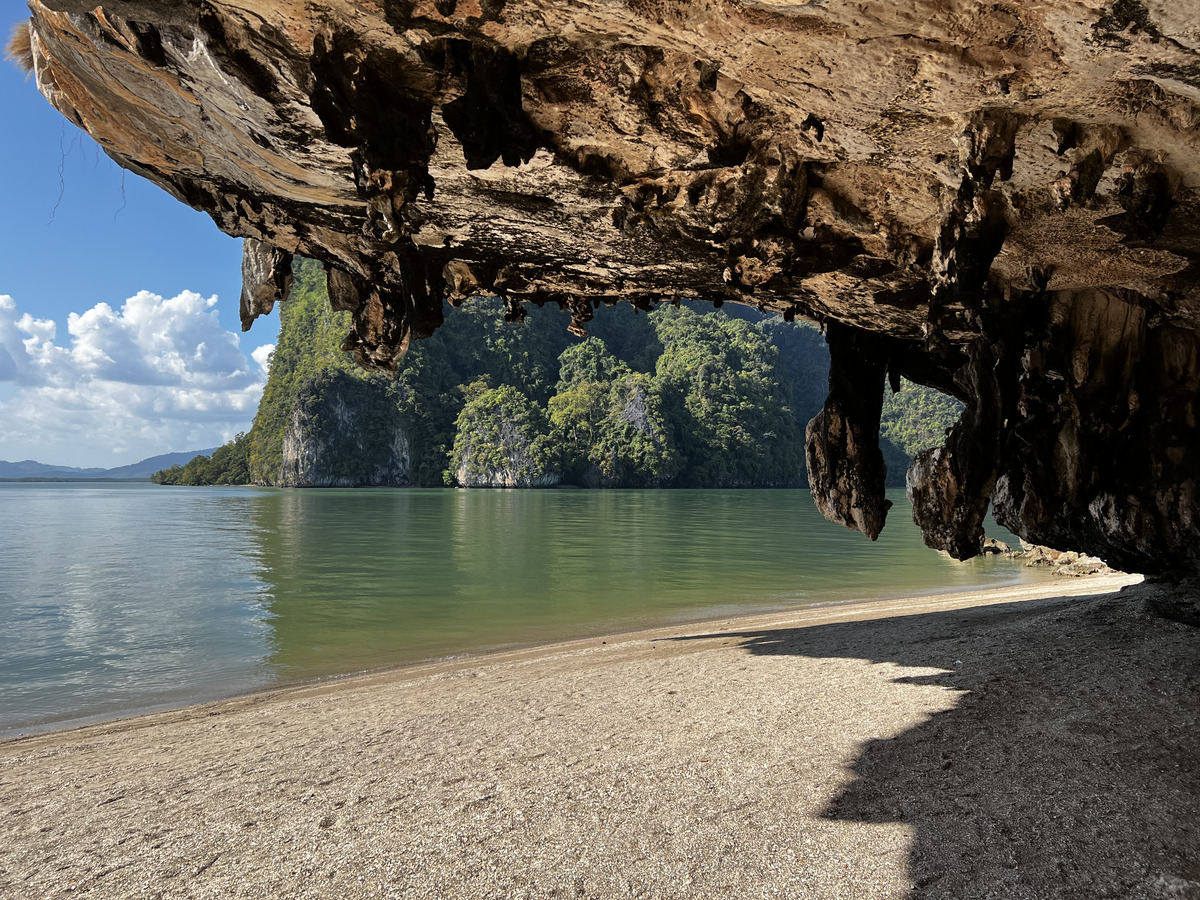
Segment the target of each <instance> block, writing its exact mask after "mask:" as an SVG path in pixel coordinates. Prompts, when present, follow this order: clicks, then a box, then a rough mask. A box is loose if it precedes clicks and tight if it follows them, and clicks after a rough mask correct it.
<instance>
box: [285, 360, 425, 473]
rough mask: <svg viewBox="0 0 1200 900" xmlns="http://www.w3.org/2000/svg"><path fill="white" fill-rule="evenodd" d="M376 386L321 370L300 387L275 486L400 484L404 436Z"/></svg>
mask: <svg viewBox="0 0 1200 900" xmlns="http://www.w3.org/2000/svg"><path fill="white" fill-rule="evenodd" d="M378 392H379V391H378V387H377V386H376V385H373V384H371V383H370V382H365V381H363V380H362V379H359V378H355V377H353V376H351V375H347V374H345V373H342V372H324V373H322V374H321V375H320V376H318V377H317V378H315V379H312V380H310V381H308V382H306V383H305V384H304V385H303V386H302V387H301V389H300V393H299V396H298V398H297V400H296V405H295V407H294V408H293V409H292V415H291V421H290V422H289V423H288V427H287V430H286V431H285V432H284V434H283V448H282V451H283V452H282V456H283V462H282V465H281V466H280V470H279V477H278V479H277V480H276V481H275V482H274V483H275V484H277V485H278V486H279V487H380V486H387V487H404V486H407V485H408V484H410V483H411V479H410V477H409V463H410V454H409V439H408V435H407V434H406V432H405V429H404V425H403V422H402V420H401V417H400V414H399V412H398V410H396V408H395V404H394V403H393V404H391V405H390V406H389V405H387V404H382V403H380V402H379V398H378V396H377V394H378Z"/></svg>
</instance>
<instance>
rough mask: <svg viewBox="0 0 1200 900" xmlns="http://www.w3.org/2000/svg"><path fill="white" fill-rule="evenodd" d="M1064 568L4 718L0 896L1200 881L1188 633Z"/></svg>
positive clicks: (921, 888)
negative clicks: (1046, 574) (33, 721)
mask: <svg viewBox="0 0 1200 900" xmlns="http://www.w3.org/2000/svg"><path fill="white" fill-rule="evenodd" d="M1062 581H1063V583H1061V584H1060V583H1055V584H1049V585H1046V584H1039V585H1035V586H1024V587H1019V588H1013V589H1000V590H995V591H988V592H980V593H970V594H954V595H940V596H934V597H925V598H911V599H906V600H892V601H886V602H873V603H863V604H856V605H847V606H835V607H821V608H811V609H803V610H796V611H793V612H786V613H778V614H774V615H771V616H759V617H755V618H748V619H728V620H722V621H718V622H711V623H706V624H704V625H702V626H686V627H678V628H673V629H663V630H659V631H655V632H643V633H638V634H632V635H620V636H613V637H608V638H597V639H593V640H587V641H579V642H574V643H569V644H558V645H554V646H550V647H542V648H537V649H532V650H524V651H518V652H510V653H504V654H497V655H493V656H488V657H480V658H475V659H468V660H458V661H453V662H447V663H441V664H438V665H432V666H422V667H414V668H406V669H400V670H396V671H391V672H386V673H380V674H375V675H369V676H363V677H359V678H353V679H344V680H336V681H329V682H323V683H320V684H314V685H307V686H301V687H297V688H291V689H287V690H280V691H275V692H271V693H266V694H259V695H254V696H249V697H242V698H237V699H233V700H229V701H224V702H220V703H215V704H208V705H204V706H199V707H191V708H187V709H183V710H176V711H172V712H166V713H161V714H155V715H149V716H143V717H139V718H134V719H128V720H123V721H118V722H113V723H107V724H103V725H94V726H89V727H85V728H79V729H74V730H70V731H63V732H56V733H51V734H43V735H36V736H32V737H27V738H18V739H15V740H10V741H7V742H4V743H0V822H2V823H3V832H2V841H0V896H3V897H5V898H8V897H11V898H22V900H23V898H40V897H66V896H77V895H81V894H86V895H87V896H90V897H162V898H175V897H197V898H199V897H246V898H251V897H254V898H268V897H269V898H274V897H287V898H293V897H296V898H299V897H312V898H317V897H320V898H357V897H398V898H399V897H403V898H418V897H431V898H433V897H437V898H445V897H455V898H458V897H462V898H501V897H503V898H548V897H555V898H568V897H569V898H576V897H578V898H609V897H653V898H684V897H688V898H691V897H739V898H740V897H800V898H806V897H814V898H818V897H819V898H825V897H829V898H835V897H836V898H903V897H922V898H926V897H929V898H932V897H944V898H973V897H997V898H1026V897H1028V898H1042V897H1045V898H1075V897H1078V898H1085V897H1086V898H1099V897H1113V898H1137V897H1154V898H1178V897H1182V898H1193V897H1197V898H1200V740H1198V738H1200V629H1197V628H1194V627H1189V626H1188V625H1184V624H1180V623H1178V622H1174V621H1171V620H1168V619H1166V618H1163V617H1161V616H1159V615H1157V614H1155V613H1154V612H1153V611H1152V609H1151V607H1150V603H1151V602H1152V600H1153V597H1154V594H1155V591H1157V590H1159V589H1157V588H1154V587H1152V586H1148V585H1136V586H1129V587H1125V589H1124V591H1123V592H1122V593H1120V594H1118V593H1107V592H1112V591H1116V590H1117V589H1119V588H1121V587H1122V586H1123V585H1127V584H1128V583H1129V581H1130V579H1129V578H1127V577H1124V576H1122V577H1101V578H1091V579H1081V580H1068V579H1063V580H1062ZM1072 594H1074V595H1076V596H1071V595H1072Z"/></svg>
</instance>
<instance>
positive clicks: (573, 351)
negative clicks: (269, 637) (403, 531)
mask: <svg viewBox="0 0 1200 900" xmlns="http://www.w3.org/2000/svg"><path fill="white" fill-rule="evenodd" d="M697 308H699V305H697ZM706 308H707V309H711V307H706ZM504 313H505V307H504V304H503V303H502V301H500V300H498V299H496V298H473V299H468V300H466V301H464V302H463V303H462V305H461V307H460V308H459V309H454V310H452V309H447V310H446V323H445V325H443V326H442V327H441V328H440V329H439V330H438V331H437V332H436V333H435V334H434V335H433V336H432V337H430V338H429V339H427V340H424V341H419V342H414V344H413V346H412V348H411V350H410V351H409V353H408V355H407V356H406V357H405V359H404V361H403V363H402V365H401V367H400V370H399V373H398V375H397V377H396V379H395V380H391V379H389V378H387V377H385V376H381V375H378V374H368V373H366V372H364V371H362V370H361V369H359V368H358V367H356V366H355V365H354V363H353V360H352V359H351V357H350V355H349V354H347V353H345V352H343V351H342V350H341V342H342V340H343V338H344V336H345V334H346V332H347V330H348V329H349V327H350V314H349V313H345V312H337V311H332V310H331V309H330V305H329V302H328V298H327V294H326V279H325V273H324V270H323V269H322V267H321V266H320V264H318V263H316V262H314V261H311V260H304V261H299V262H297V264H296V266H295V283H294V286H293V290H292V294H291V299H290V300H288V301H287V302H286V303H284V304H282V305H281V306H280V318H281V327H280V333H279V339H278V343H277V345H276V349H275V354H274V356H273V358H272V361H271V366H270V375H269V378H268V381H267V385H266V389H265V390H264V392H263V397H262V401H261V403H260V404H259V408H258V413H257V415H256V416H255V419H254V424H253V426H252V427H251V429H250V431H248V432H246V433H243V434H239V435H238V436H237V437H236V438H235V439H234V440H233V441H230V442H229V443H227V444H225V445H224V446H223V447H221V448H219V449H218V450H217V451H216V452H214V453H213V454H212V455H211V456H199V457H197V458H195V459H193V460H192V461H191V462H189V463H187V464H186V465H182V466H172V467H171V468H169V469H165V470H163V471H160V472H158V473H156V474H155V475H154V476H153V480H154V481H155V482H157V483H159V484H187V485H203V484H261V485H278V486H294V487H304V486H341V487H351V486H367V485H374V486H378V485H388V486H407V485H413V486H434V485H446V484H450V485H460V486H465V487H532V486H552V485H559V484H566V485H576V486H580V487H797V486H804V485H806V484H807V481H806V478H805V471H804V428H805V425H806V424H807V422H808V420H809V419H811V418H812V416H813V415H815V414H816V412H817V411H818V410H819V409H820V408H821V404H822V403H823V402H824V399H825V394H826V388H827V379H828V370H829V351H828V349H827V347H826V345H825V341H824V338H823V337H822V335H821V333H820V332H819V331H818V329H817V328H815V327H814V326H812V325H809V324H802V323H798V322H786V321H784V319H783V318H782V317H781V316H778V315H764V314H762V313H758V312H757V311H755V310H753V309H748V308H746V307H741V306H725V307H723V308H722V309H720V310H717V311H714V312H699V311H697V309H694V308H692V307H691V306H689V305H688V304H681V305H680V306H678V307H676V306H671V305H663V306H661V307H659V308H658V309H656V310H654V311H653V312H650V313H648V314H647V313H644V312H642V313H639V312H637V311H636V310H635V309H634V308H633V307H631V306H629V305H628V304H619V305H617V306H614V307H601V308H600V309H598V310H597V311H596V314H595V318H593V319H592V321H590V322H589V323H588V332H589V333H588V336H587V337H584V338H581V337H577V336H575V335H573V334H571V333H570V332H568V330H567V326H568V325H569V324H570V321H571V317H570V315H569V314H568V313H566V312H563V311H562V310H560V309H558V308H556V307H551V306H546V307H544V308H541V309H536V308H535V309H531V310H530V311H529V314H528V315H527V316H526V317H525V320H524V321H523V322H513V323H509V322H506V321H505V315H504ZM960 410H961V406H960V404H959V403H958V402H957V401H956V400H954V399H953V398H950V397H947V396H945V395H943V394H940V393H938V392H936V391H934V390H932V389H930V388H926V387H922V386H920V385H915V384H911V383H909V382H904V383H903V384H902V388H901V390H900V391H899V392H896V393H890V392H889V394H888V396H887V397H886V398H885V402H884V414H883V421H882V425H881V436H882V441H881V444H882V447H883V451H884V456H885V459H886V461H887V465H888V480H889V483H890V484H892V485H902V484H903V483H904V472H905V470H906V469H907V467H908V463H909V460H910V459H911V457H912V455H913V454H915V453H917V452H918V451H920V450H922V449H924V448H926V447H929V446H934V445H937V444H940V443H941V440H942V438H943V436H944V432H945V429H946V428H948V427H949V426H951V425H952V424H953V423H954V421H955V420H956V419H957V418H958V415H959V411H960Z"/></svg>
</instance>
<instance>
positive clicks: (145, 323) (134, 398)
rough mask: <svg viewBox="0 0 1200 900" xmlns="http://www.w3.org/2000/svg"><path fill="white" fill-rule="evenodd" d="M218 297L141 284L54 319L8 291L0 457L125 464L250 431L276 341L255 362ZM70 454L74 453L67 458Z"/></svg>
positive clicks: (2, 308) (2, 339) (1, 321)
mask: <svg viewBox="0 0 1200 900" xmlns="http://www.w3.org/2000/svg"><path fill="white" fill-rule="evenodd" d="M216 302H217V300H216V298H215V297H210V298H207V299H205V298H203V297H201V296H200V295H199V294H196V293H193V292H191V291H184V292H183V293H182V294H180V295H179V296H177V297H172V298H170V299H164V298H163V297H160V296H158V295H157V294H152V293H150V292H148V291H142V292H140V293H138V294H137V295H135V296H133V297H130V298H129V299H128V300H127V301H126V302H125V303H124V304H123V305H122V306H121V308H120V309H119V310H117V309H113V308H112V307H111V306H110V305H109V304H107V303H99V304H97V305H95V306H93V307H92V308H91V309H89V310H87V311H85V312H83V313H71V314H70V316H69V317H68V320H67V326H66V335H63V336H61V337H60V329H59V326H58V324H57V323H55V322H53V321H51V320H48V319H38V318H36V317H34V316H32V315H31V314H29V313H28V312H25V313H21V312H20V311H19V310H18V307H17V304H16V302H15V301H14V300H13V298H12V297H10V296H8V295H3V294H0V382H10V383H11V384H12V385H14V386H15V390H12V389H10V390H7V391H5V392H4V394H3V395H0V396H6V399H4V400H2V401H0V423H3V428H2V429H0V457H4V458H8V459H14V458H22V457H25V456H28V457H33V458H37V459H40V460H41V461H43V462H58V463H61V464H66V465H81V466H82V465H119V464H122V463H126V462H133V461H136V460H137V459H140V458H143V457H145V456H152V455H155V454H158V453H164V452H167V451H169V450H187V449H196V448H201V447H206V446H214V445H216V444H219V443H221V442H222V441H224V440H227V439H228V438H230V437H231V436H232V435H233V434H234V433H236V432H237V431H240V430H244V429H245V428H246V427H248V425H249V423H250V420H251V419H252V418H253V416H254V411H255V409H256V408H257V405H258V400H259V397H260V396H261V395H262V389H263V385H264V383H265V381H266V370H267V364H268V362H269V358H270V354H271V352H272V351H273V350H274V347H272V346H266V347H259V348H257V349H256V350H254V351H253V353H252V354H251V356H252V360H251V359H247V358H246V355H245V354H244V353H243V352H242V349H241V346H240V344H239V338H238V335H236V334H234V333H232V332H230V331H227V330H226V329H224V328H223V327H222V326H221V325H220V323H219V322H218V320H217V311H216V308H215V307H216ZM68 457H69V458H68Z"/></svg>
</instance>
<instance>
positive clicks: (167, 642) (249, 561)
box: [0, 484, 1045, 734]
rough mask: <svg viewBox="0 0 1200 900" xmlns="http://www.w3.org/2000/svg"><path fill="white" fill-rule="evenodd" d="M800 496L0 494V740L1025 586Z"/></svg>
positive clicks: (903, 508) (124, 488) (74, 488)
mask: <svg viewBox="0 0 1200 900" xmlns="http://www.w3.org/2000/svg"><path fill="white" fill-rule="evenodd" d="M892 499H893V500H894V501H895V503H896V506H895V508H893V510H892V512H891V515H890V517H889V524H888V527H887V528H886V529H885V530H884V533H883V535H882V536H881V537H880V539H879V540H878V542H876V543H874V544H872V543H871V542H869V541H867V540H866V539H864V538H863V537H862V536H860V535H857V534H853V533H851V532H848V531H846V530H844V529H842V528H840V527H837V526H833V525H830V524H829V523H827V522H825V521H824V520H823V519H822V518H821V517H820V515H819V514H818V513H817V511H816V509H815V508H814V506H813V503H812V499H811V498H810V497H809V495H808V493H807V492H806V491H564V490H554V491H452V490H319V491H318V490H312V491H280V490H270V489H254V488H165V487H157V486H151V485H92V484H89V485H12V484H6V485H0V504H2V505H3V508H4V510H5V512H6V513H7V514H8V521H9V522H16V523H20V524H19V525H18V526H16V527H12V528H10V529H8V531H7V532H6V533H4V534H3V535H2V536H0V625H3V626H4V628H5V634H6V642H5V647H4V650H3V653H2V654H0V733H9V734H11V733H15V732H18V731H27V730H34V729H37V728H45V727H50V726H55V725H61V724H65V723H70V722H75V721H79V720H81V719H85V718H97V717H105V716H113V715H120V714H125V713H129V712H136V711H141V710H145V709H151V708H158V707H162V706H170V705H178V704H181V703H187V702H192V701H195V700H199V699H206V698H209V697H216V696H226V695H229V694H233V693H238V692H242V691H246V690H254V689H259V688H263V687H269V686H272V685H276V684H280V683H285V682H290V681H297V680H303V679H308V678H314V677H320V676H326V675H333V674H340V673H348V672H357V671H362V670H366V669H373V668H378V667H382V666H389V665H396V664H403V663H411V662H416V661H420V660H428V659H436V658H442V657H448V656H458V655H462V654H470V653H477V652H481V651H485V650H489V649H496V648H502V647H511V646H519V645H527V644H532V643H538V642H544V641H550V640H555V639H562V638H571V637H581V636H586V635H596V634H602V633H609V632H614V631H622V630H629V629H635V628H641V627H647V626H651V625H659V624H666V623H673V622H686V621H698V620H701V619H706V618H712V617H717V616H723V615H727V614H732V613H749V612H756V611H766V610H772V609H778V608H783V607H792V606H799V605H805V604H812V603H827V602H838V601H852V600H866V599H875V598H878V597H884V596H893V595H902V594H913V593H918V592H928V591H938V590H956V589H964V588H968V587H973V586H998V585H1003V584H1014V583H1021V582H1027V581H1033V580H1040V579H1042V578H1044V577H1045V576H1044V575H1043V574H1041V573H1040V572H1038V571H1037V570H1030V569H1025V568H1023V567H1021V566H1020V565H1018V564H1016V563H1014V562H1012V561H1010V560H1004V559H996V558H989V559H980V560H975V561H971V562H967V563H957V562H954V561H952V560H950V559H948V558H947V557H945V556H943V555H941V554H937V553H934V552H933V551H930V550H927V549H926V548H925V547H923V546H922V544H921V541H920V536H919V534H918V533H917V531H916V529H915V528H914V527H913V525H912V523H911V521H910V520H909V507H908V504H907V501H906V500H905V499H904V497H903V494H902V493H901V492H897V493H896V494H894V495H893V497H892Z"/></svg>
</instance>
